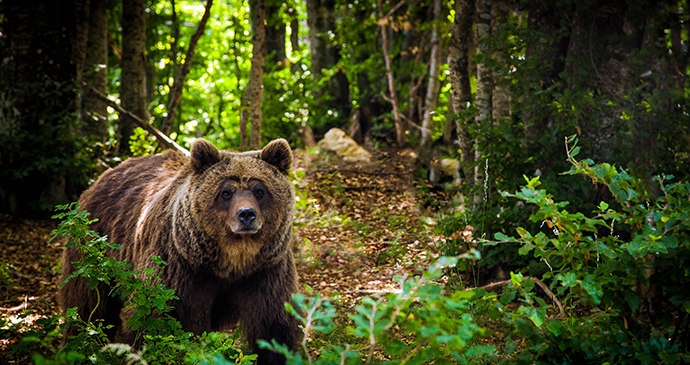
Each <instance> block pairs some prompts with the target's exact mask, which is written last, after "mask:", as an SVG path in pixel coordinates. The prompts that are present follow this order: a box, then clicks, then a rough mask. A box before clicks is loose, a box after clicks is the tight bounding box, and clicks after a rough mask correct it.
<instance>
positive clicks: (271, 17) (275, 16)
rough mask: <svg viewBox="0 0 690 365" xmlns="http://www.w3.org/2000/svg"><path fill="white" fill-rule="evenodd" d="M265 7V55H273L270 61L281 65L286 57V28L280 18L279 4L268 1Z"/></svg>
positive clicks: (276, 0)
mask: <svg viewBox="0 0 690 365" xmlns="http://www.w3.org/2000/svg"><path fill="white" fill-rule="evenodd" d="M264 1H266V0H264ZM266 5H267V6H266V55H267V56H270V55H273V57H272V58H271V61H272V62H274V63H277V64H281V63H282V62H283V61H285V57H286V54H285V34H286V27H285V22H283V19H282V16H281V15H282V13H281V11H280V8H281V2H280V1H279V0H268V2H267V4H266Z"/></svg>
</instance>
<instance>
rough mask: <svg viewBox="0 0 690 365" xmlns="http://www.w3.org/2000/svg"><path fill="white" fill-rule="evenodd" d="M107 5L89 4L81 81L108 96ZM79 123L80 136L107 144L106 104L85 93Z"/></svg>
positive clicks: (97, 0) (102, 1)
mask: <svg viewBox="0 0 690 365" xmlns="http://www.w3.org/2000/svg"><path fill="white" fill-rule="evenodd" d="M107 25H108V2H107V1H105V0H91V1H90V7H89V30H88V41H87V45H86V59H85V61H84V73H83V78H82V79H83V80H84V82H86V84H87V85H89V86H90V87H93V88H94V89H96V90H98V91H100V92H101V93H103V94H107V93H108V66H107V64H108V37H107V33H108V29H107ZM82 103H83V104H82V107H81V108H80V111H81V113H80V114H81V120H82V130H83V132H84V133H85V134H86V135H88V136H91V137H92V138H93V139H94V140H96V141H98V142H100V143H105V142H106V141H107V140H108V127H109V124H108V110H107V106H106V105H105V103H103V102H102V101H100V100H98V99H95V98H93V97H92V96H91V95H88V93H84V94H83V95H82Z"/></svg>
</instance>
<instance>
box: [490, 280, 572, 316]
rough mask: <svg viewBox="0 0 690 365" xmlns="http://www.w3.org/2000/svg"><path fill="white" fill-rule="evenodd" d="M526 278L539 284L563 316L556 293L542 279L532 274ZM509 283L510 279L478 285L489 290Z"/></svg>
mask: <svg viewBox="0 0 690 365" xmlns="http://www.w3.org/2000/svg"><path fill="white" fill-rule="evenodd" d="M527 279H530V280H532V281H533V282H534V283H535V284H537V285H539V287H540V288H541V289H542V290H543V291H544V292H545V293H546V295H548V296H549V298H551V300H553V301H554V303H556V305H557V306H558V309H559V310H560V312H561V315H562V316H565V310H564V309H563V305H562V304H561V302H560V301H559V300H558V298H556V295H555V294H554V293H553V292H552V291H551V289H549V287H548V286H546V284H544V282H543V281H541V280H539V279H537V278H535V277H533V276H530V277H528V278H527ZM509 284H510V280H503V281H497V282H495V283H490V284H486V285H484V286H482V287H480V289H484V290H487V291H488V290H491V289H494V288H497V287H502V286H506V285H509Z"/></svg>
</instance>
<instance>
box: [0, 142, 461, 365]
mask: <svg viewBox="0 0 690 365" xmlns="http://www.w3.org/2000/svg"><path fill="white" fill-rule="evenodd" d="M297 155H298V158H297V162H296V164H295V171H296V175H297V176H298V178H297V179H296V180H295V187H296V191H297V197H298V203H297V206H298V212H297V217H296V221H295V236H294V237H295V251H296V257H297V267H298V272H299V275H300V282H301V283H302V284H306V285H309V287H311V289H313V290H314V291H315V292H318V293H320V294H322V295H332V294H335V293H337V294H339V296H340V298H341V302H340V303H341V304H342V305H344V306H346V307H350V306H352V305H353V304H354V303H355V302H356V301H357V300H358V299H359V298H361V297H362V296H365V295H372V294H374V295H376V294H377V293H388V292H391V291H394V290H396V289H397V288H398V285H397V283H396V282H395V280H394V278H395V277H396V276H397V275H414V274H417V273H419V272H420V270H423V269H424V268H425V267H427V266H428V263H429V262H430V261H431V260H432V259H433V258H434V257H435V256H437V254H436V253H435V252H436V249H435V246H434V244H435V239H434V237H433V236H432V235H431V234H430V228H429V227H427V226H425V224H424V223H423V221H424V220H423V219H420V218H422V217H425V216H428V215H433V214H434V213H435V212H436V211H437V210H438V209H439V208H440V207H442V206H444V205H445V204H446V203H447V201H448V200H449V198H450V194H447V193H444V192H433V191H431V189H429V187H428V186H425V185H424V183H421V184H422V185H419V184H415V178H414V175H415V170H414V160H413V159H412V158H411V157H410V154H409V151H394V150H390V151H386V152H379V153H377V154H376V155H375V158H374V161H375V162H372V163H367V164H359V165H356V164H347V163H344V162H342V161H340V160H338V159H336V158H335V157H333V156H330V155H317V156H314V155H310V154H305V153H299V152H298V153H297ZM55 227H56V223H55V222H51V221H35V220H22V219H17V218H14V217H11V216H7V215H0V265H2V266H0V315H1V316H2V318H4V319H7V320H11V321H34V320H36V319H37V318H39V317H41V316H46V315H51V314H53V313H56V312H57V311H58V304H57V295H56V294H57V288H58V285H59V274H58V273H59V257H60V253H61V251H62V246H63V244H64V242H61V241H52V242H51V241H50V237H51V235H50V233H51V231H52V230H53V229H54V228H55ZM3 275H5V277H3ZM8 280H9V282H8ZM28 311H34V312H35V314H33V315H30V316H28V317H26V318H20V315H21V314H22V313H27V312H28ZM0 333H2V332H0ZM17 340H18V339H17V338H2V337H0V363H15V364H19V363H25V362H29V361H30V360H29V359H28V358H17V357H13V356H8V354H7V349H8V346H10V345H11V344H12V343H13V342H15V341H17Z"/></svg>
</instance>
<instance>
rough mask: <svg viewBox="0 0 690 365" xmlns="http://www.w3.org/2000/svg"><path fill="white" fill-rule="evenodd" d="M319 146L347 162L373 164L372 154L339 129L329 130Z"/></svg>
mask: <svg viewBox="0 0 690 365" xmlns="http://www.w3.org/2000/svg"><path fill="white" fill-rule="evenodd" d="M317 146H319V147H321V148H323V149H324V150H328V151H333V152H335V153H336V154H337V155H338V156H340V157H342V159H343V160H344V161H345V162H371V153H369V151H367V150H365V149H364V148H362V146H360V145H358V144H357V142H355V141H354V140H353V139H352V138H350V136H348V135H347V134H345V132H343V131H342V130H340V129H338V128H333V129H331V130H329V131H328V132H327V133H326V135H325V136H323V139H322V140H320V141H319V143H317Z"/></svg>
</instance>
